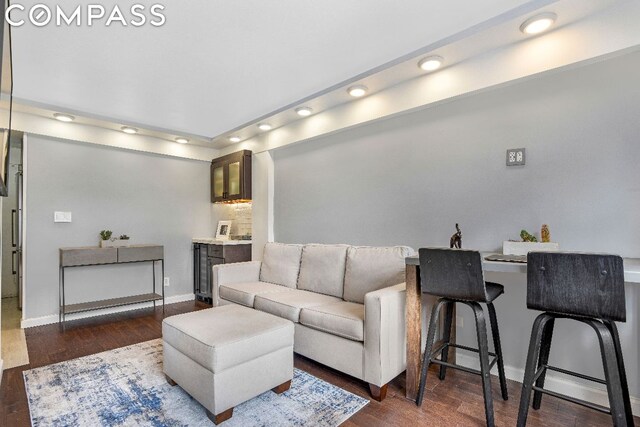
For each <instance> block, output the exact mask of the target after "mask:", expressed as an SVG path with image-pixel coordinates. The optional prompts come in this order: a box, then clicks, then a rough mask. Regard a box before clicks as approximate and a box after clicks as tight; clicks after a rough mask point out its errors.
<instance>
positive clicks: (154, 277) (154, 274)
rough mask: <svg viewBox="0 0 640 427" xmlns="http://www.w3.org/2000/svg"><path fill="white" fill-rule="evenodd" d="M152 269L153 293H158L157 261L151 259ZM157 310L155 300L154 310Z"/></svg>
mask: <svg viewBox="0 0 640 427" xmlns="http://www.w3.org/2000/svg"><path fill="white" fill-rule="evenodd" d="M151 270H153V293H154V294H155V293H156V261H155V260H153V261H151ZM155 310H156V300H153V311H155Z"/></svg>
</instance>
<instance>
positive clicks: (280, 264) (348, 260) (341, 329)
mask: <svg viewBox="0 0 640 427" xmlns="http://www.w3.org/2000/svg"><path fill="white" fill-rule="evenodd" d="M413 254H414V251H413V249H411V248H409V247H405V246H395V247H359V246H348V245H319V244H310V245H291V244H281V243H267V245H266V246H265V249H264V255H263V261H262V262H260V261H250V262H242V263H235V264H222V265H216V266H214V267H213V303H214V305H226V304H240V305H243V306H246V307H251V308H254V309H256V310H260V311H264V312H267V313H270V314H273V315H276V316H279V317H282V318H285V319H288V320H291V321H292V322H294V324H295V335H294V351H295V352H296V353H298V354H301V355H303V356H306V357H309V358H311V359H313V360H316V361H318V362H320V363H322V364H324V365H327V366H330V367H332V368H334V369H337V370H339V371H341V372H344V373H346V374H348V375H351V376H353V377H356V378H358V379H361V380H364V381H366V382H367V383H369V387H370V391H371V396H372V397H373V398H374V399H376V400H382V399H384V397H385V395H386V391H387V384H388V383H389V381H391V380H392V379H393V378H395V377H396V376H398V375H399V374H400V373H402V372H403V371H404V370H405V368H406V351H405V347H406V331H405V283H404V278H405V263H404V259H405V258H406V257H407V256H411V255H413Z"/></svg>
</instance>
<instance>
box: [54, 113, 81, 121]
mask: <svg viewBox="0 0 640 427" xmlns="http://www.w3.org/2000/svg"><path fill="white" fill-rule="evenodd" d="M53 118H54V119H56V120H60V121H61V122H65V123H68V122H72V121H74V120H75V119H76V118H75V117H73V116H72V115H70V114H62V113H55V114H54V115H53Z"/></svg>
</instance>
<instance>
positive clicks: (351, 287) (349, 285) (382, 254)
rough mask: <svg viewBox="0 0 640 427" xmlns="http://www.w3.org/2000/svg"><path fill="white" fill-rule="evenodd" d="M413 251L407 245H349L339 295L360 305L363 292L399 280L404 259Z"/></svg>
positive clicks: (402, 271) (403, 275) (362, 300)
mask: <svg viewBox="0 0 640 427" xmlns="http://www.w3.org/2000/svg"><path fill="white" fill-rule="evenodd" d="M413 254H414V251H413V249H411V248H409V247H407V246H393V247H365V246H352V247H350V248H349V249H348V250H347V265H346V268H345V276H344V294H343V298H344V299H345V300H346V301H351V302H357V303H359V304H363V303H364V296H365V294H367V293H369V292H372V291H377V290H378V289H382V288H386V287H389V286H393V285H397V284H398V283H403V282H404V281H405V262H404V259H405V258H406V257H408V256H411V255H413Z"/></svg>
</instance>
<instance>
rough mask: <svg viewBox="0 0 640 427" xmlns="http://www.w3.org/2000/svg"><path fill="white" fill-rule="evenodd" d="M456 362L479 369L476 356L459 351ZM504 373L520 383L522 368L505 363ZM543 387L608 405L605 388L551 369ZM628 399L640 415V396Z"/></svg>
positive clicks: (495, 368)
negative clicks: (586, 383) (556, 372)
mask: <svg viewBox="0 0 640 427" xmlns="http://www.w3.org/2000/svg"><path fill="white" fill-rule="evenodd" d="M456 363H458V364H460V365H462V366H466V367H469V368H474V369H480V362H479V361H478V358H477V357H474V356H469V355H467V354H460V352H458V354H457V355H456ZM491 373H492V374H493V375H498V368H497V367H495V366H494V368H493V369H492V370H491ZM504 375H505V376H506V377H507V379H510V380H513V381H517V382H519V383H522V379H523V378H524V369H521V368H516V367H514V366H509V365H505V367H504ZM544 388H548V389H549V390H552V391H555V392H557V393H562V394H566V395H569V396H573V397H576V398H578V399H582V400H586V401H588V402H593V403H597V404H598V405H603V406H606V407H609V398H608V397H607V391H606V389H604V388H596V387H590V386H588V385H585V384H580V383H577V382H575V381H570V380H568V379H565V378H563V377H560V376H558V375H557V374H555V373H553V372H551V371H548V373H547V377H546V380H545V383H544ZM519 392H520V391H519V390H518V393H519ZM630 400H631V410H632V412H633V415H636V416H640V398H638V397H634V396H631V399H630Z"/></svg>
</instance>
